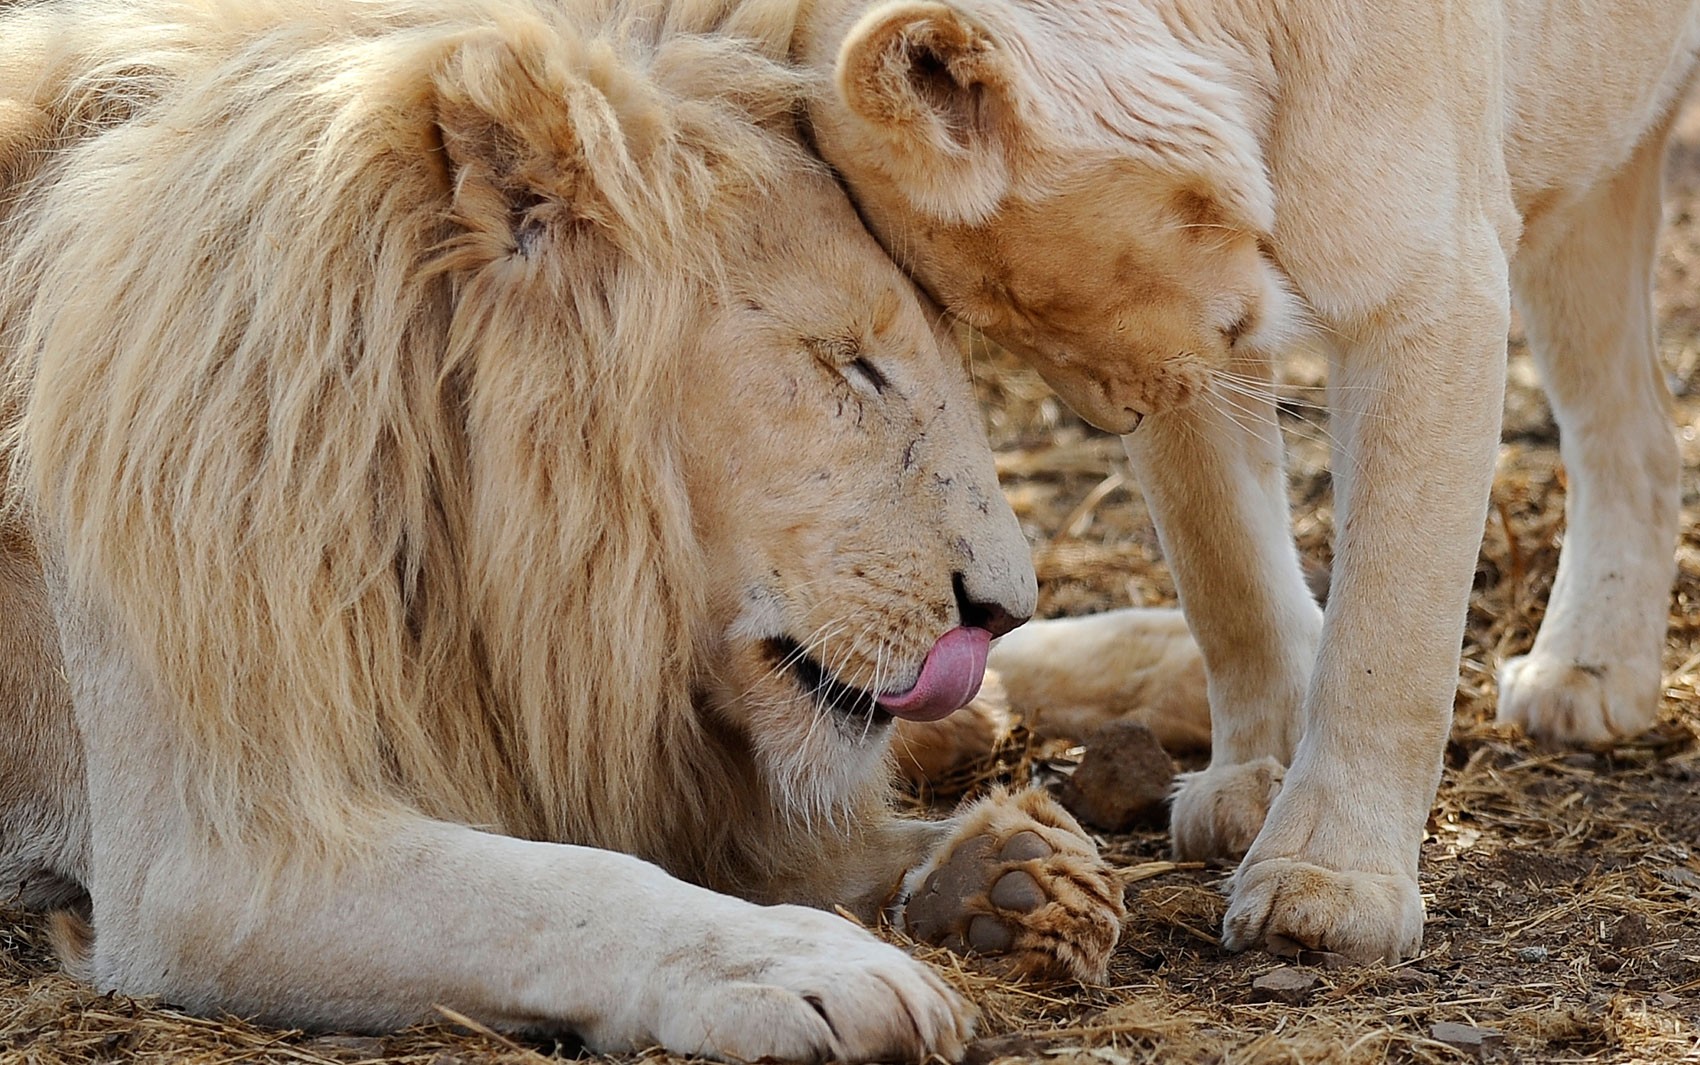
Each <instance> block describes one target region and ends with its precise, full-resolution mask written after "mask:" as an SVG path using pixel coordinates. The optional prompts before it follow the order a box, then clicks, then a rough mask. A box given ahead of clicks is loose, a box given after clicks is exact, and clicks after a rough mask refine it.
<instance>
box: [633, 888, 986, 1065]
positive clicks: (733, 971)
mask: <svg viewBox="0 0 1700 1065" xmlns="http://www.w3.org/2000/svg"><path fill="white" fill-rule="evenodd" d="M655 983H656V986H658V987H660V988H664V989H665V990H664V992H663V993H662V994H661V995H660V996H659V997H660V999H661V1001H660V1002H659V1005H660V1006H661V1014H662V1015H661V1020H660V1023H659V1025H658V1026H657V1027H656V1029H655V1038H656V1039H657V1040H658V1041H659V1042H660V1043H661V1044H662V1045H663V1046H665V1047H666V1048H667V1049H668V1050H671V1051H674V1052H678V1053H685V1054H692V1055H703V1056H707V1057H715V1058H721V1059H725V1060H729V1061H766V1060H783V1061H850V1062H864V1061H921V1060H923V1059H926V1058H929V1057H933V1056H938V1057H942V1058H945V1059H947V1060H952V1061H954V1060H956V1059H957V1058H960V1057H961V1056H962V1052H963V1047H964V1045H965V1044H966V1042H967V1040H968V1038H969V1037H970V1036H971V1035H972V1034H973V1008H972V1007H970V1006H969V1005H967V1004H966V1003H964V1002H963V1000H962V999H961V998H960V997H959V996H958V995H957V994H956V993H955V992H954V991H952V990H951V989H950V987H949V986H947V985H946V984H945V982H944V981H943V980H942V979H941V978H940V977H939V975H938V974H937V973H936V972H934V971H933V970H932V969H930V968H929V967H928V966H926V965H925V964H923V963H921V962H919V961H916V960H915V959H914V958H911V957H909V956H908V955H907V954H905V953H903V951H901V950H899V949H898V948H896V947H893V946H891V945H890V944H887V943H882V942H880V941H879V940H877V939H875V938H874V937H873V936H872V935H870V934H868V933H867V932H866V931H864V930H862V929H861V928H859V927H857V926H856V925H853V924H851V923H850V922H849V921H846V920H844V919H843V918H841V917H837V916H835V915H833V914H829V913H823V912H821V911H819V910H811V909H806V908H804V907H799V906H768V907H757V906H749V907H748V909H747V910H742V911H740V912H739V914H738V915H737V916H736V917H735V918H733V919H728V920H724V921H721V922H719V924H718V926H717V927H716V928H715V930H714V931H713V932H712V933H711V934H710V935H709V936H708V938H707V939H706V940H705V941H703V942H702V943H700V944H696V945H693V946H691V947H689V948H687V949H684V950H679V951H674V952H672V953H671V954H670V955H669V956H668V958H667V960H666V962H665V963H664V968H663V971H662V973H661V978H660V979H658V980H657V981H656V982H655Z"/></svg>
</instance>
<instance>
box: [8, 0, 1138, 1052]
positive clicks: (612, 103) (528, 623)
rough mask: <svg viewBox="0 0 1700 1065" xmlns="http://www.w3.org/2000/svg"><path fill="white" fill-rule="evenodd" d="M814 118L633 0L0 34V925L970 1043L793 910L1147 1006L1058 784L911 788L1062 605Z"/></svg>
mask: <svg viewBox="0 0 1700 1065" xmlns="http://www.w3.org/2000/svg"><path fill="white" fill-rule="evenodd" d="M802 86H803V79H802V78H801V77H800V76H799V75H798V74H797V73H796V72H794V71H792V70H790V69H788V68H787V67H786V66H785V65H783V64H777V63H774V62H772V61H770V60H767V59H763V58H761V57H759V56H758V55H757V54H756V53H755V51H754V50H753V49H752V48H751V47H750V46H749V45H748V43H747V42H746V43H739V41H738V40H737V39H735V38H734V37H732V36H730V35H728V34H725V33H722V32H720V31H719V30H718V29H717V28H716V27H715V26H714V25H713V24H711V22H710V21H709V20H706V19H704V20H699V21H698V22H696V23H692V22H689V21H686V20H685V19H684V17H683V16H682V15H679V14H672V15H669V14H668V13H666V12H663V11H661V10H658V9H655V8H652V7H649V6H646V5H643V4H642V3H631V4H625V3H623V2H622V3H608V4H605V5H602V6H597V5H596V4H595V3H592V2H585V3H579V4H570V5H562V4H556V3H552V2H542V0H539V2H533V0H393V2H349V0H276V2H273V3H264V4H261V3H251V2H241V3H234V2H233V3H218V2H213V0H64V2H47V3H37V4H25V5H13V6H11V7H9V8H7V9H6V10H5V13H4V14H3V15H0V271H3V274H0V339H3V344H0V351H3V352H4V359H5V362H6V364H7V366H8V367H9V369H10V370H11V373H12V376H13V378H14V381H15V388H14V390H13V392H12V393H11V395H10V399H9V402H8V404H7V406H6V407H5V408H4V409H5V410H6V411H7V412H8V413H7V415H6V421H7V424H8V426H9V430H10V432H9V440H10V445H9V447H8V449H7V451H6V457H7V465H6V467H5V470H6V474H7V477H8V480H9V481H10V484H11V487H12V489H13V495H14V499H15V504H16V505H15V508H14V510H13V515H14V521H13V522H12V524H11V525H10V526H9V527H8V530H7V539H6V540H5V541H4V557H3V562H4V570H3V578H4V581H3V584H0V588H3V589H4V596H5V602H4V604H3V605H0V618H3V619H4V625H5V626H6V629H5V633H6V636H7V642H6V647H5V652H6V655H7V661H6V663H5V664H6V667H7V668H6V669H5V670H3V671H0V676H3V677H4V682H5V684H6V685H7V686H8V687H7V690H6V691H5V692H4V693H3V694H4V696H5V699H4V702H3V703H0V720H3V721H4V722H5V733H6V735H7V736H8V739H7V741H6V743H5V744H3V745H0V896H3V895H13V894H16V893H18V892H19V890H20V889H22V891H23V893H25V894H27V895H29V896H30V897H31V898H32V899H33V900H34V901H36V902H42V903H49V904H54V903H64V902H66V901H67V900H68V899H69V898H70V897H71V896H72V895H73V894H74V893H75V892H76V890H77V889H78V888H81V889H84V890H86V892H87V895H88V900H89V906H90V911H89V912H90V914H91V916H92V928H93V940H92V943H90V944H84V945H83V946H84V947H86V951H85V953H84V956H83V957H82V958H81V959H80V960H79V964H80V966H81V967H82V969H83V970H84V971H85V972H86V973H87V974H88V976H89V977H90V978H91V979H93V980H94V981H95V982H96V983H97V984H98V985H99V986H100V987H103V988H114V989H118V990H121V991H125V992H133V993H152V994H159V995H163V996H166V997H168V998H169V999H170V1000H172V1001H173V1002H176V1003H180V1004H183V1005H185V1006H188V1007H190V1008H194V1009H199V1010H228V1011H234V1012H237V1013H242V1014H247V1015H251V1016H256V1017H259V1018H263V1019H267V1020H271V1021H274V1022H279V1023H285V1024H290V1025H311V1026H338V1027H361V1028H382V1027H387V1026H393V1025H400V1024H404V1023H407V1022H410V1021H413V1020H416V1019H420V1018H423V1017H426V1016H428V1015H429V1013H430V1010H431V1007H432V1005H433V1004H434V1003H442V1004H444V1005H447V1006H451V1007H453V1008H455V1009H458V1010H460V1011H462V1012H465V1013H467V1014H471V1015H473V1016H475V1017H479V1018H482V1019H483V1020H485V1021H487V1022H489V1023H492V1024H498V1025H502V1026H507V1027H524V1028H538V1027H544V1028H571V1029H574V1030H576V1031H578V1032H579V1033H580V1034H581V1035H582V1036H583V1037H584V1038H585V1039H586V1040H587V1041H588V1042H589V1043H590V1044H591V1045H593V1046H595V1047H597V1048H600V1049H604V1050H611V1049H617V1048H635V1047H639V1046H642V1045H646V1044H649V1043H660V1044H662V1045H664V1046H666V1047H667V1048H669V1049H671V1050H674V1051H678V1052H687V1053H707V1054H716V1055H721V1056H726V1057H732V1058H740V1059H751V1060H753V1059H757V1058H766V1057H770V1056H772V1057H783V1058H805V1059H806V1058H825V1057H832V1058H848V1059H855V1060H862V1059H871V1058H889V1057H906V1058H916V1057H921V1056H924V1055H927V1054H933V1053H937V1054H942V1055H946V1056H954V1055H957V1054H959V1053H960V1052H961V1050H962V1046H963V1040H964V1037H965V1035H966V1033H967V1031H968V1026H969V1023H970V1019H969V1016H968V1012H967V1010H966V1007H965V1006H964V1005H963V1003H962V1002H961V1001H960V1000H959V999H958V998H957V997H956V996H955V995H954V994H953V993H952V992H951V991H950V990H949V989H948V988H947V987H946V986H945V985H944V984H943V983H942V982H941V980H940V979H939V978H938V977H937V976H936V975H935V974H933V973H932V972H931V971H930V970H928V969H927V968H926V967H925V966H923V965H921V964H920V963H918V962H916V961H914V960H912V959H910V958H908V957H907V956H906V955H904V954H903V953H902V952H901V951H899V950H897V949H896V948H894V947H891V946H888V945H885V944H882V943H880V942H879V941H878V940H876V939H875V938H874V937H873V936H872V935H870V934H869V933H867V932H865V931H863V930H861V929H859V928H857V927H856V926H854V925H853V924H851V923H850V922H848V921H845V920H843V919H841V918H840V917H837V916H834V915H831V914H828V913H823V912H820V911H819V910H816V909H808V908H801V907H799V906H795V905H772V906H767V905H758V903H807V904H812V905H815V906H831V905H843V906H845V907H848V908H849V909H850V910H852V911H854V912H856V913H858V914H860V915H862V916H863V917H865V918H870V919H871V918H873V917H875V916H876V915H877V914H878V913H879V912H880V911H881V909H882V907H883V906H885V904H886V903H887V902H888V901H891V900H892V899H893V898H894V897H896V898H897V903H896V912H898V914H899V916H900V918H901V919H902V920H904V921H905V922H906V925H907V927H908V928H909V929H910V930H911V931H912V932H914V933H915V934H916V935H918V936H921V937H922V938H926V939H931V940H935V941H940V942H944V943H946V944H949V945H951V946H954V947H958V948H969V949H974V950H978V951H981V952H984V953H991V954H998V953H1002V954H1004V955H1006V956H1007V958H1008V960H1009V962H1010V964H1013V965H1015V966H1017V967H1020V968H1023V969H1027V970H1040V971H1049V972H1065V973H1071V974H1073V975H1076V976H1081V977H1087V978H1091V977H1095V976H1097V975H1099V974H1101V973H1102V971H1103V966H1104V963H1105V959H1106V957H1107V955H1108V953H1109V951H1110V949H1111V947H1112V946H1113V945H1114V942H1115V939H1116V935H1117V931H1118V928H1119V925H1118V919H1119V916H1120V913H1121V898H1120V890H1119V887H1118V886H1117V885H1116V883H1115V882H1114V881H1113V879H1112V878H1110V876H1109V875H1108V871H1107V869H1106V868H1105V867H1104V866H1103V865H1102V864H1101V863H1100V862H1099V860H1098V858H1097V856H1096V853H1095V852H1094V851H1093V850H1092V847H1091V844H1090V842H1089V841H1088V840H1086V839H1085V838H1084V837H1083V836H1082V834H1081V833H1080V830H1079V828H1078V827H1077V826H1076V825H1075V824H1074V823H1073V822H1072V821H1071V820H1070V819H1069V818H1068V817H1067V815H1066V814H1064V813H1062V812H1061V811H1060V810H1059V809H1058V808H1057V807H1055V805H1054V804H1052V803H1051V802H1050V801H1049V800H1048V799H1046V798H1045V797H1044V796H1043V795H1042V794H1040V793H1033V792H1029V793H1025V794H1019V795H1014V796H1008V795H1005V796H998V797H994V798H993V799H990V800H987V801H984V802H982V803H981V804H979V805H978V806H976V807H973V808H971V809H970V810H968V811H967V812H965V813H964V814H963V815H961V816H960V817H959V818H957V819H956V820H954V821H951V822H942V823H941V822H933V823H928V822H921V821H916V820H905V819H902V818H899V817H897V816H895V815H894V814H893V813H892V812H891V811H890V809H889V805H888V796H887V794H886V788H887V783H886V768H885V762H884V758H885V752H886V746H887V736H888V732H889V728H888V726H889V724H890V722H891V720H892V719H893V717H898V718H904V719H907V720H910V721H922V720H925V719H932V718H938V717H940V716H942V715H945V714H948V713H949V712H951V711H952V710H954V709H956V708H957V707H959V706H960V705H962V704H963V703H964V702H966V701H967V700H968V699H969V698H971V697H972V695H973V693H974V690H975V688H976V687H977V686H978V684H979V681H980V674H981V671H982V670H983V668H984V666H985V660H986V653H987V643H988V640H989V638H990V637H991V636H992V635H995V634H997V633H1000V632H1003V631H1005V630H1006V629H1008V628H1010V627H1012V626H1013V625H1015V624H1018V623H1019V621H1020V620H1021V619H1022V618H1023V617H1024V616H1025V615H1027V614H1028V613H1030V612H1031V610H1032V608H1033V603H1034V596H1035V589H1034V581H1033V577H1032V573H1031V570H1030V568H1029V563H1028V559H1027V549H1026V545H1025V543H1024V541H1023V539H1022V537H1021V534H1020V532H1019V530H1018V528H1017V526H1016V523H1015V521H1014V517H1013V515H1012V514H1011V513H1010V511H1009V509H1008V507H1007V505H1006V504H1005V502H1004V500H1003V498H1002V497H1001V495H1000V494H999V491H998V486H997V483H996V480H995V478H994V475H993V468H992V462H991V456H990V453H989V451H988V449H987V447H986V446H985V443H984V437H983V435H982V433H981V431H980V428H979V426H978V425H977V422H976V412H975V409H974V404H973V398H972V395H971V392H970V390H969V387H968V381H967V376H966V372H965V368H964V364H963V362H962V359H961V357H960V355H959V354H958V353H956V352H954V351H953V350H952V349H951V347H950V343H949V341H948V339H947V338H946V337H945V336H944V335H943V334H942V333H940V331H939V330H938V328H937V327H936V323H935V322H933V321H932V316H931V315H930V314H929V313H928V311H927V309H926V308H925V307H924V306H923V305H922V303H921V302H920V301H919V300H918V299H917V297H916V294H915V292H914V290H913V288H912V287H911V286H910V284H909V282H908V281H907V280H905V279H904V278H903V277H902V275H901V274H900V273H899V272H898V271H897V270H896V268H895V267H894V266H892V264H891V263H890V261H889V260H888V259H886V258H885V256H884V254H883V253H882V252H881V251H880V249H879V247H878V245H877V244H876V243H875V242H874V241H873V239H872V238H871V237H870V236H869V235H868V234H867V233H866V232H865V231H864V230H863V229H862V228H861V226H860V223H859V222H858V220H857V218H856V216H855V214H854V212H853V211H852V209H851V207H850V205H849V203H848V202H847V200H846V199H845V198H844V197H843V195H842V193H840V192H839V190H838V188H837V186H836V185H835V184H834V183H833V182H832V180H831V179H830V177H829V176H828V175H827V174H826V173H825V172H824V170H823V169H822V168H821V167H820V166H819V165H818V164H816V163H813V162H812V161H811V160H810V158H809V157H808V155H807V153H806V152H804V151H803V150H802V148H801V147H800V145H799V143H798V142H797V139H796V135H795V130H794V129H793V128H792V115H793V114H794V111H795V108H796V106H797V103H798V100H799V92H800V90H801V88H802ZM61 670H62V671H63V672H61ZM61 676H64V677H67V678H68V680H69V684H68V688H67V687H66V686H64V685H63V684H62V682H61V681H60V680H59V678H60V677H61ZM17 738H21V742H18V740H17ZM85 759H86V770H85V761H84V760H85ZM652 862H653V863H656V864H650V863H652ZM663 870H665V871H663ZM687 881H689V882H687ZM699 885H701V886H699ZM721 892H725V893H721ZM905 895H912V898H911V899H910V901H909V902H908V905H907V909H906V910H905V909H903V907H902V898H903V896H905ZM65 927H66V928H67V929H70V930H75V928H76V926H75V925H74V924H72V923H71V922H66V923H65ZM69 946H70V947H72V948H73V949H74V948H75V947H76V946H77V944H75V943H72V944H69Z"/></svg>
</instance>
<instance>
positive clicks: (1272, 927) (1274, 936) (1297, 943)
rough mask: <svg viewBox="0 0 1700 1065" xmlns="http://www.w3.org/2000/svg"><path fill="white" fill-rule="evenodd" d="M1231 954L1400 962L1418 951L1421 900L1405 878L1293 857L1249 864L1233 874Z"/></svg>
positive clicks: (1226, 924)
mask: <svg viewBox="0 0 1700 1065" xmlns="http://www.w3.org/2000/svg"><path fill="white" fill-rule="evenodd" d="M1222 929H1223V936H1222V944H1223V945H1224V946H1226V947H1227V948H1228V949H1229V950H1245V949H1247V948H1249V947H1256V946H1262V947H1263V948H1265V949H1266V950H1268V951H1269V952H1270V953H1272V954H1284V955H1294V954H1297V953H1298V952H1299V951H1301V950H1316V951H1329V952H1331V953H1334V954H1341V955H1344V956H1346V957H1348V958H1350V959H1352V960H1354V961H1359V962H1372V961H1386V962H1395V961H1398V960H1399V959H1400V958H1404V957H1409V956H1411V955H1413V954H1415V953H1416V952H1417V947H1418V946H1419V945H1420V944H1421V942H1422V936H1423V900H1422V896H1421V895H1420V894H1418V891H1417V882H1416V881H1415V880H1414V879H1412V878H1411V877H1407V876H1403V875H1399V874H1387V873H1370V872H1362V871H1358V870H1344V871H1342V870H1336V869H1325V868H1323V867H1322V866H1320V865H1312V864H1310V863H1309V862H1304V861H1299V860H1297V859H1294V858H1269V859H1265V860H1263V861H1249V860H1248V861H1247V862H1246V863H1245V864H1243V865H1241V866H1240V869H1239V872H1238V873H1237V874H1236V875H1235V877H1234V895H1233V901H1232V902H1231V903H1230V904H1229V906H1228V914H1227V917H1226V918H1224V920H1223V922H1222Z"/></svg>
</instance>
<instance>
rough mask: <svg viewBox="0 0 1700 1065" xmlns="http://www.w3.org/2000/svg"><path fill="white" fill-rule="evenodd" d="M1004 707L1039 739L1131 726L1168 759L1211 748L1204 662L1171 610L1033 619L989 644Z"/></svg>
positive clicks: (1181, 620)
mask: <svg viewBox="0 0 1700 1065" xmlns="http://www.w3.org/2000/svg"><path fill="white" fill-rule="evenodd" d="M990 665H991V668H992V669H994V670H996V671H997V673H998V675H999V676H1000V677H1001V678H1002V680H1003V687H1004V690H1005V692H1007V694H1008V697H1009V705H1010V706H1011V707H1012V708H1014V709H1015V710H1016V711H1018V712H1019V713H1020V715H1021V717H1022V720H1023V721H1024V722H1025V723H1026V725H1027V727H1028V728H1029V729H1030V730H1032V732H1033V733H1034V734H1035V735H1037V736H1039V737H1041V738H1045V739H1049V738H1052V737H1066V738H1068V739H1084V738H1085V737H1086V736H1088V735H1089V734H1091V733H1092V732H1093V731H1094V730H1095V729H1097V728H1099V727H1101V726H1103V725H1106V724H1109V723H1110V722H1112V721H1137V722H1139V723H1140V724H1142V725H1144V726H1146V727H1147V728H1149V729H1150V730H1151V731H1152V733H1153V734H1154V735H1156V737H1157V741H1158V742H1159V743H1161V744H1162V745H1163V746H1164V747H1165V748H1167V749H1168V750H1169V751H1171V752H1174V753H1177V754H1179V753H1192V752H1195V751H1203V750H1206V749H1208V748H1209V746H1210V700H1209V697H1208V695H1207V692H1206V690H1205V679H1204V659H1203V657H1202V656H1201V655H1200V653H1199V650H1198V643H1197V641H1195V640H1194V639H1193V638H1192V632H1191V631H1190V630H1189V629H1188V628H1187V624H1186V618H1185V617H1183V616H1182V615H1181V613H1180V611H1178V610H1165V609H1148V608H1144V607H1130V608H1127V609H1123V610H1106V611H1104V612H1103V613H1101V614H1090V615H1087V616H1085V617H1078V618H1053V619H1049V620H1045V621H1030V622H1028V623H1027V624H1026V625H1023V626H1022V627H1021V628H1019V629H1016V630H1015V631H1014V632H1012V633H1010V634H1008V635H1007V636H1004V637H1003V638H1002V639H1000V640H999V641H998V642H997V643H996V644H995V645H993V647H992V654H991V659H990Z"/></svg>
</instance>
